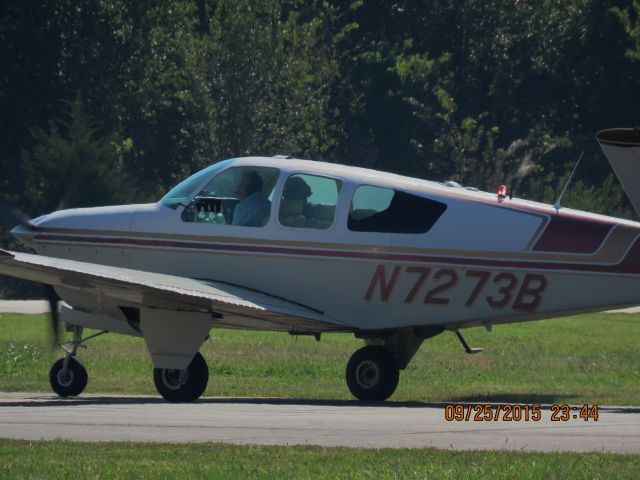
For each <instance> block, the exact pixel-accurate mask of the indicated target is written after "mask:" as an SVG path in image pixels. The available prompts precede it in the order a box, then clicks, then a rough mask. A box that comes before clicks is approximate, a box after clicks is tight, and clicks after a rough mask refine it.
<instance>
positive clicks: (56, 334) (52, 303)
mask: <svg viewBox="0 0 640 480" xmlns="http://www.w3.org/2000/svg"><path fill="white" fill-rule="evenodd" d="M44 289H45V292H46V294H47V300H48V301H49V311H50V313H51V331H52V334H53V346H54V348H55V346H56V345H58V344H59V343H60V312H59V311H58V303H59V302H60V297H58V294H57V293H56V291H55V289H54V288H53V287H52V286H51V285H45V286H44Z"/></svg>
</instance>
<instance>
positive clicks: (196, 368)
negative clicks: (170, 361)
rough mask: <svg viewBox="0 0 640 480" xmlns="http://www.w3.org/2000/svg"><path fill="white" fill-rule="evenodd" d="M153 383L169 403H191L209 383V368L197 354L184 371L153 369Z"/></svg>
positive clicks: (198, 353)
mask: <svg viewBox="0 0 640 480" xmlns="http://www.w3.org/2000/svg"><path fill="white" fill-rule="evenodd" d="M153 381H154V383H155V384H156V389H157V390H158V393H160V395H162V396H163V397H164V399H165V400H167V401H169V402H175V403H178V402H193V401H194V400H197V399H198V398H199V397H200V395H202V394H203V393H204V391H205V389H206V388H207V383H208V381H209V368H208V367H207V362H206V361H205V359H204V357H203V356H202V355H201V354H200V352H197V353H196V355H195V356H194V357H193V360H191V363H190V364H189V366H188V367H187V369H186V370H173V369H169V368H154V369H153Z"/></svg>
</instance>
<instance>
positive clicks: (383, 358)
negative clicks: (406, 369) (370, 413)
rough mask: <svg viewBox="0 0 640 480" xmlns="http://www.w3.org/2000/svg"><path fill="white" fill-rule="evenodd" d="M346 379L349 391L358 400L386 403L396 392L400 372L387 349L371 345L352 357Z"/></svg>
mask: <svg viewBox="0 0 640 480" xmlns="http://www.w3.org/2000/svg"><path fill="white" fill-rule="evenodd" d="M346 377H347V386H348V387H349V390H350V391H351V393H352V395H353V396H354V397H356V398H357V399H358V400H365V401H384V400H386V399H387V398H389V397H390V396H391V395H393V392H395V391H396V387H397V386H398V380H399V379H400V370H399V368H398V366H397V364H396V361H395V359H394V358H393V357H392V356H391V354H389V352H388V351H387V349H386V348H384V347H383V346H379V345H370V346H367V347H364V348H361V349H360V350H358V351H357V352H355V353H354V354H353V355H352V356H351V359H350V360H349V363H348V364H347V372H346Z"/></svg>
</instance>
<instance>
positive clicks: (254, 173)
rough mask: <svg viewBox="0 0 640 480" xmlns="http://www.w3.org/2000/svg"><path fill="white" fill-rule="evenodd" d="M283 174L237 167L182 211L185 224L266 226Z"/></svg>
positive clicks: (217, 179)
mask: <svg viewBox="0 0 640 480" xmlns="http://www.w3.org/2000/svg"><path fill="white" fill-rule="evenodd" d="M279 173H280V171H279V170H278V169H276V168H266V167H234V168H229V169H227V170H225V171H223V172H222V173H220V174H219V175H217V176H216V177H214V178H213V179H212V180H211V181H210V182H209V183H208V184H207V185H206V186H205V187H204V188H203V189H202V190H201V191H200V192H199V193H198V194H197V195H196V196H195V197H194V199H193V200H192V201H191V203H190V204H189V205H188V206H187V208H185V209H184V211H183V212H182V220H184V221H185V222H195V223H210V224H223V225H236V226H242V227H262V226H264V225H266V223H267V221H268V220H269V214H270V212H271V197H272V194H273V188H274V187H275V184H276V181H277V179H278V175H279Z"/></svg>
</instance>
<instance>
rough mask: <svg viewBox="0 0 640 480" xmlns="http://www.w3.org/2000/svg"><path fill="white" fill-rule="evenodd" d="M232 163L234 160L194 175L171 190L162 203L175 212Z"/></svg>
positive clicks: (214, 165)
mask: <svg viewBox="0 0 640 480" xmlns="http://www.w3.org/2000/svg"><path fill="white" fill-rule="evenodd" d="M232 161H233V160H223V161H222V162H218V163H214V164H213V165H210V166H208V167H207V168H205V169H203V170H200V171H199V172H196V173H194V174H193V175H191V176H190V177H189V178H187V179H186V180H183V181H182V182H180V183H179V184H178V185H176V186H175V187H173V188H172V189H171V190H169V192H168V193H167V194H166V195H165V196H164V197H162V199H161V200H160V202H161V203H162V204H164V205H166V206H167V207H169V208H172V209H174V210H175V209H176V208H178V206H179V205H185V203H186V202H188V201H189V200H190V199H191V196H192V195H193V194H194V193H195V192H196V191H199V190H198V188H199V187H200V186H202V184H203V183H205V181H206V180H207V179H208V178H209V177H211V174H212V173H214V172H217V171H218V170H221V169H223V168H224V167H226V166H227V165H229V164H230V163H231V162H232Z"/></svg>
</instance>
